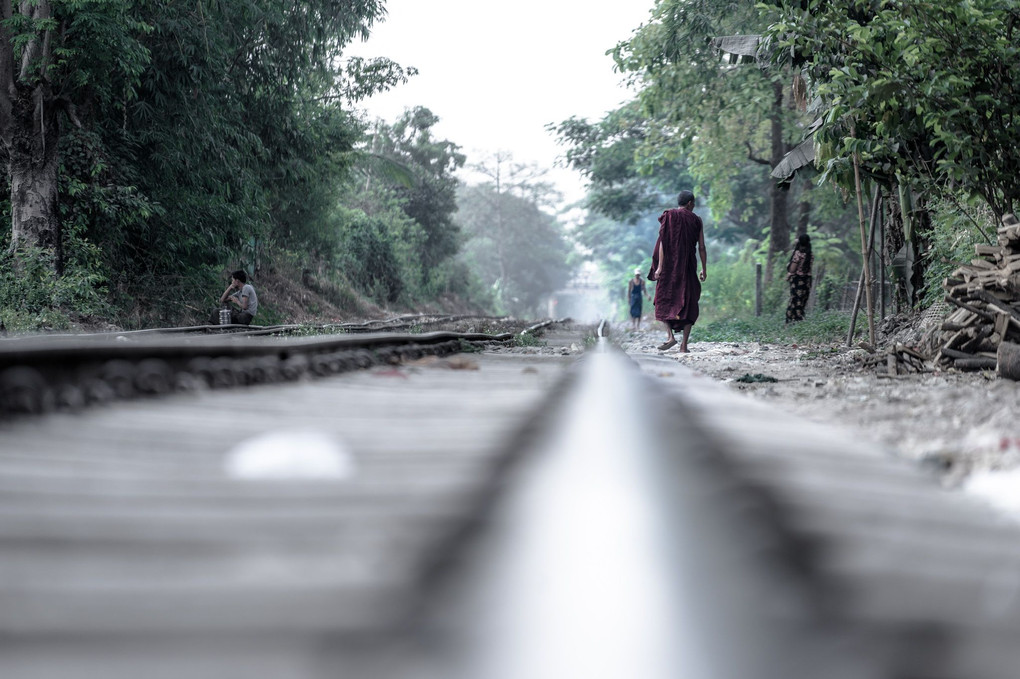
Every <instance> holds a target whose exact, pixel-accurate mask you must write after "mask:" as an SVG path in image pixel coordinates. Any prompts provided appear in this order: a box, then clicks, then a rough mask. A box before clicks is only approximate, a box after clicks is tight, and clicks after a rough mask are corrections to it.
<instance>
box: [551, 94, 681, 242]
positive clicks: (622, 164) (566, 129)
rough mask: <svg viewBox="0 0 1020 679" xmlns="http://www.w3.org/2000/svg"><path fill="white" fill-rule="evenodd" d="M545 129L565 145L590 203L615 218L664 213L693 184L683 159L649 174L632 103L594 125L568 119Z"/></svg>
mask: <svg viewBox="0 0 1020 679" xmlns="http://www.w3.org/2000/svg"><path fill="white" fill-rule="evenodd" d="M548 129H549V130H550V131H552V132H555V133H556V135H557V137H558V138H559V143H560V144H562V145H565V146H566V147H567V151H566V154H565V158H566V162H567V165H568V166H569V167H571V168H573V169H575V170H577V171H578V172H580V173H581V174H582V175H583V176H584V177H585V178H586V179H588V181H589V184H588V195H587V198H586V203H587V205H588V207H589V208H590V209H591V210H593V211H594V212H596V213H598V214H600V215H604V216H605V217H607V218H609V219H611V220H614V221H616V222H623V223H627V224H635V223H637V222H638V221H640V220H641V219H642V217H646V216H647V215H648V214H650V213H653V212H662V210H663V209H665V208H666V207H671V206H672V205H673V204H674V202H675V198H676V194H677V193H679V191H680V190H681V188H682V187H690V186H693V185H694V180H693V179H692V178H691V177H690V175H689V174H688V173H687V168H686V164H685V163H684V158H682V157H681V158H678V159H676V160H670V161H667V162H665V163H663V164H662V165H661V166H657V167H656V168H655V171H654V172H653V173H649V172H647V168H646V167H644V166H642V165H640V164H639V162H638V157H639V152H640V151H642V149H643V145H644V143H645V141H646V139H647V136H648V132H647V121H646V120H645V119H644V118H643V117H642V115H641V114H640V111H639V109H638V106H637V105H636V103H633V102H632V103H631V104H628V105H626V106H623V107H622V108H620V109H618V110H616V111H612V112H610V113H609V114H608V115H606V117H605V118H603V119H602V120H601V121H599V122H597V123H589V122H588V121H587V120H584V119H579V118H570V119H568V120H565V121H563V122H562V123H560V124H558V125H549V126H548ZM656 228H657V227H656Z"/></svg>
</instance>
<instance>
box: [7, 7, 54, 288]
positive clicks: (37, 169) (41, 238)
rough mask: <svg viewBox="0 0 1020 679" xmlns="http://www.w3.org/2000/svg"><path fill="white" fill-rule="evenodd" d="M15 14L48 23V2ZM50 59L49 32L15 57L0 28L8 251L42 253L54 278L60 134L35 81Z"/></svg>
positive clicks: (42, 85) (46, 89) (49, 99)
mask: <svg viewBox="0 0 1020 679" xmlns="http://www.w3.org/2000/svg"><path fill="white" fill-rule="evenodd" d="M0 7H2V14H3V18H4V19H5V20H9V19H11V18H12V16H13V15H14V12H15V8H14V7H13V6H12V3H11V1H10V0H2V2H0ZM17 11H18V12H20V14H22V15H24V16H26V17H28V18H30V19H32V20H34V21H43V20H50V19H52V11H51V7H50V2H49V0H36V1H35V2H22V3H21V5H20V7H19V8H18V10H17ZM50 57H51V54H50V34H49V30H45V31H43V32H42V33H41V34H39V35H37V36H35V37H34V38H32V39H30V40H29V41H28V42H27V43H24V45H23V47H21V51H20V53H18V52H17V50H16V49H15V45H14V41H13V40H12V36H11V33H10V27H9V26H7V25H3V26H2V27H0V137H2V141H3V144H4V147H5V149H6V151H7V173H8V177H9V178H10V182H11V196H10V197H11V247H12V249H14V250H17V249H19V248H23V247H39V248H42V249H43V250H46V251H47V252H48V253H49V254H50V255H52V256H53V266H54V270H55V272H56V273H58V274H59V273H60V272H61V268H62V267H61V260H62V257H63V253H62V252H61V247H62V243H61V238H60V214H59V212H58V207H57V189H58V176H59V163H58V157H57V142H58V140H59V138H60V130H59V128H58V122H57V120H58V118H57V105H56V103H55V102H54V98H53V92H52V91H51V86H50V85H49V84H48V83H47V82H46V81H45V80H44V79H42V78H40V77H39V74H40V73H45V72H46V69H47V67H48V66H49V64H50ZM19 62H20V63H19ZM28 83H32V84H28Z"/></svg>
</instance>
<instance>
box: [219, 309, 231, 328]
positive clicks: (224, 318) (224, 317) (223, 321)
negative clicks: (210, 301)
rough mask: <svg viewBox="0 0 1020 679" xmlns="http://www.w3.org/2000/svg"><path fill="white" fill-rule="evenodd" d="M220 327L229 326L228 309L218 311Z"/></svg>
mask: <svg viewBox="0 0 1020 679" xmlns="http://www.w3.org/2000/svg"><path fill="white" fill-rule="evenodd" d="M220 325H230V309H220Z"/></svg>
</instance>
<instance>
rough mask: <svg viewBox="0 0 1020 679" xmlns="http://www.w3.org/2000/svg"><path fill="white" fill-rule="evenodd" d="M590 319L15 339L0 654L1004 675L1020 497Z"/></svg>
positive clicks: (128, 660) (64, 660) (788, 676)
mask: <svg viewBox="0 0 1020 679" xmlns="http://www.w3.org/2000/svg"><path fill="white" fill-rule="evenodd" d="M590 336H591V329H590V328H583V327H577V326H570V325H566V324H559V325H555V326H552V327H549V328H547V329H546V330H545V335H544V340H545V341H546V342H547V343H548V344H549V345H551V346H552V347H554V348H555V351H551V352H550V351H548V350H547V352H546V353H544V354H540V353H533V354H522V353H508V352H504V351H500V352H497V351H483V352H477V353H458V354H456V355H453V354H451V353H449V352H452V351H455V350H459V349H460V348H462V347H464V346H468V345H466V344H465V342H466V341H467V340H464V339H463V338H461V337H453V336H448V335H443V334H441V333H432V334H424V335H411V336H396V335H392V334H390V335H384V334H379V335H372V336H361V341H367V342H368V344H367V345H360V346H358V347H355V346H354V345H351V344H346V345H343V344H342V343H341V344H329V345H327V344H325V342H333V343H335V342H337V341H338V340H337V338H328V339H324V338H306V339H301V340H292V341H291V342H293V344H292V346H293V347H298V346H302V347H304V349H307V350H308V351H301V352H299V351H296V350H295V349H281V347H282V346H283V344H282V343H278V342H267V343H265V345H264V346H263V345H262V344H261V343H259V346H262V348H261V349H259V350H258V351H261V352H264V353H263V354H260V355H258V356H254V357H253V356H251V355H248V354H246V353H245V354H244V355H241V354H242V352H240V350H238V349H237V348H236V347H234V348H230V347H231V346H232V345H231V344H229V343H228V344H223V345H221V348H220V349H217V350H216V351H215V352H214V353H215V355H210V354H209V351H208V349H209V346H212V344H206V343H202V342H200V343H197V344H189V345H188V346H190V347H192V348H190V349H187V350H178V351H177V353H172V352H170V350H169V349H168V346H169V345H171V344H174V345H178V346H181V345H179V343H176V342H174V343H169V342H163V340H161V341H160V342H156V343H154V344H152V345H151V346H153V347H156V346H162V347H163V348H162V349H160V351H163V352H164V353H163V354H161V355H160V356H158V357H157V356H153V355H151V352H149V353H147V354H145V356H143V355H142V353H140V350H138V351H139V353H138V354H137V355H133V354H132V353H131V352H132V351H135V350H133V349H126V352H125V351H122V352H120V353H117V351H116V349H117V347H115V348H114V349H103V350H102V351H100V350H98V349H97V350H95V351H97V352H98V353H97V354H96V355H94V356H93V357H92V358H91V359H90V360H87V361H83V362H80V363H69V361H72V359H71V358H69V357H65V358H58V355H57V354H50V355H49V356H48V357H47V358H45V359H41V358H39V357H40V356H41V355H42V354H38V353H36V354H33V353H32V352H30V351H26V352H25V353H23V354H20V355H18V356H17V357H15V356H14V355H13V354H10V353H7V354H6V359H5V357H4V356H5V355H4V354H2V353H0V365H3V369H2V370H0V385H2V388H3V389H5V390H6V391H4V392H3V393H4V394H6V396H5V397H4V398H5V401H4V403H5V404H7V407H8V408H12V409H13V410H15V411H17V412H21V413H26V414H21V415H17V414H12V415H11V416H10V417H8V418H7V419H5V420H2V421H0V677H3V678H4V679H29V678H31V679H71V678H73V679H92V678H93V677H95V678H96V679H98V678H102V679H121V678H124V679H128V678H130V679H138V678H140V677H146V678H150V677H154V678H156V679H161V678H163V677H166V678H167V679H170V678H171V677H172V678H173V679H206V678H208V679H231V678H233V677H244V678H246V679H261V678H265V679H291V678H293V679H326V678H331V679H332V678H337V677H340V678H344V679H346V678H353V679H362V678H371V679H438V678H440V677H443V678H450V679H511V678H512V679H553V678H554V677H555V678H556V679H573V678H574V677H584V678H585V679H603V678H604V679H609V678H613V679H616V678H620V679H623V678H626V679H665V678H676V679H773V678H774V679H800V678H803V679H857V678H860V679H865V678H869V679H872V678H873V679H1015V677H1016V676H1018V675H1017V669H1016V668H1017V667H1020V647H1018V646H1017V644H1016V643H1015V639H1016V638H1017V634H1018V632H1020V541H1018V539H1017V538H1018V537H1020V528H1018V527H1017V525H1015V524H1014V523H1012V522H1009V521H1006V520H1004V519H1003V518H1001V517H999V516H998V515H996V514H995V513H994V512H992V511H991V510H990V509H987V508H985V507H984V506H982V505H979V504H977V503H975V502H972V501H970V500H969V499H967V498H965V497H961V496H959V495H954V494H951V493H948V492H944V491H942V490H941V489H939V488H938V487H937V486H936V485H935V484H934V482H933V481H932V480H930V479H929V478H927V477H926V476H924V475H922V474H921V473H920V472H919V471H917V470H916V469H915V468H914V467H913V466H911V465H910V464H908V463H906V462H903V461H898V460H895V459H893V458H890V457H888V456H886V455H885V454H883V453H881V452H880V451H874V450H870V449H867V448H865V447H863V446H861V445H859V444H858V443H856V442H854V441H847V440H844V439H842V438H840V436H839V434H838V433H837V432H833V431H831V430H829V429H826V428H823V427H821V426H817V425H811V424H808V423H804V422H800V421H797V420H795V419H793V418H790V417H788V416H786V415H784V414H782V413H778V412H777V411H775V410H773V409H771V408H769V407H767V406H765V405H762V404H759V403H755V402H751V401H748V400H746V399H743V398H742V397H740V396H739V395H737V394H734V393H732V392H729V391H727V390H726V389H724V388H722V387H721V386H720V385H718V384H716V383H714V382H712V381H710V380H708V379H706V378H699V377H698V376H696V375H693V374H691V373H689V372H687V371H686V370H685V369H684V368H683V367H682V366H680V365H678V364H677V363H676V362H674V361H671V360H667V359H663V358H659V357H656V356H632V357H626V356H624V355H622V354H620V353H619V352H617V351H615V350H613V349H611V348H610V347H609V346H608V343H606V342H605V341H600V342H598V343H595V342H592V341H591V338H590ZM341 339H343V338H341ZM490 339H491V338H490ZM345 341H348V342H349V341H350V340H349V338H348V339H346V340H345ZM161 342H163V343H162V344H161ZM411 343H413V345H414V346H411ZM120 344H122V345H123V346H124V348H126V347H128V346H131V345H130V343H124V342H121V343H120ZM213 344H216V343H213ZM200 345H201V346H200ZM585 346H589V347H590V349H589V351H587V352H585V353H584V355H583V356H582V355H581V351H580V349H581V348H583V347H585ZM76 351H77V350H76ZM104 351H110V352H111V353H109V354H106V353H102V352H104ZM189 352H190V353H189ZM359 352H363V353H359ZM295 356H304V359H303V360H298V361H297V363H293V364H291V365H290V369H291V370H292V371H296V373H294V374H293V375H292V374H289V373H286V370H285V366H286V365H287V362H288V361H293V360H294V357H295ZM268 357H272V359H273V363H272V366H271V365H270V364H269V360H268ZM358 357H361V358H362V359H364V361H368V359H369V358H371V359H372V360H371V361H370V362H368V363H367V364H366V365H364V367H366V368H367V369H357V368H360V367H362V363H359V361H358ZM36 359H38V360H36ZM4 360H7V363H2V361H4ZM146 360H158V361H161V362H162V363H163V364H164V366H165V368H161V369H160V371H158V372H160V373H161V374H163V376H164V378H165V379H164V381H163V384H165V386H166V389H165V390H164V391H163V393H164V395H163V396H161V397H159V398H143V399H137V398H131V396H132V395H135V396H137V395H144V394H146V393H147V392H146V390H145V389H143V388H140V387H139V384H145V381H144V380H140V375H142V374H145V373H144V371H141V370H140V366H141V364H142V363H143V362H144V361H146ZM112 361H123V362H124V364H125V365H121V368H123V369H124V370H125V371H127V372H126V373H125V376H124V377H123V381H121V382H118V381H117V379H116V378H111V377H110V373H111V371H112V369H111V368H110V362H112ZM196 361H198V363H197V364H196ZM202 361H207V362H214V361H221V363H220V364H218V365H220V366H221V368H222V372H223V374H226V373H231V374H233V380H234V382H232V384H250V385H258V386H257V387H256V388H246V389H220V388H218V387H221V386H222V387H226V386H230V385H228V384H226V383H218V382H217V381H216V377H215V375H216V374H217V373H216V372H215V371H213V370H212V368H210V367H209V366H208V363H202ZM257 361H262V363H261V364H258V365H261V370H262V371H263V372H261V373H260V372H258V371H257V370H256V369H255V368H256V363H257ZM228 364H229V365H228ZM73 365H77V366H78V367H69V366H73ZM86 366H88V367H86ZM202 366H205V367H206V368H207V369H208V372H202V370H201V368H202ZM300 366H303V367H300ZM314 366H319V369H318V370H316V368H315V367H314ZM331 366H332V367H331ZM12 370H13V371H15V372H14V373H13V377H12V373H11V372H10V371H12ZM104 371H105V372H104ZM274 371H275V372H274ZM113 372H116V371H113ZM183 375H189V376H190V377H182V376H183ZM252 375H256V376H265V375H268V376H269V377H266V378H265V379H263V380H261V381H262V382H264V384H260V380H259V379H254V378H253V377H252ZM62 376H63V377H62ZM313 376H315V377H321V379H306V378H310V377H313ZM285 378H286V379H285ZM221 379H223V380H226V379H228V378H226V377H222V376H221ZM180 380H183V381H184V382H186V383H187V384H186V385H182V384H181V383H180ZM101 384H102V385H105V389H108V390H110V391H113V392H116V389H117V388H118V387H117V385H118V384H120V385H121V386H122V388H123V389H124V394H121V395H120V396H119V397H118V396H117V394H113V395H110V394H106V396H107V398H96V397H95V396H89V394H90V393H91V392H90V391H89V390H90V389H91V390H92V392H96V391H99V392H103V391H104V388H103V387H100V386H98V385H101ZM12 385H13V386H12ZM182 386H186V387H187V389H185V390H184V391H183V392H182V390H181V387H182ZM210 386H211V387H213V388H208V387H210ZM33 390H34V391H33ZM74 390H77V392H78V395H77V396H73V394H74V393H75V391H74ZM153 393H157V392H153ZM68 394H72V396H68ZM78 398H80V399H81V400H80V401H75V402H74V403H70V402H68V401H69V400H74V399H78ZM90 405H91V406H93V407H86V406H90ZM8 412H11V411H10V410H9V411H8ZM31 413H37V415H34V416H33V415H32V414H31ZM38 413H47V414H45V415H42V416H39V415H38Z"/></svg>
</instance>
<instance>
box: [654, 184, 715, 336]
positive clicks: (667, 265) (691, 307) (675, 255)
mask: <svg viewBox="0 0 1020 679" xmlns="http://www.w3.org/2000/svg"><path fill="white" fill-rule="evenodd" d="M677 203H678V204H679V206H680V207H678V208H674V209H672V210H666V211H665V212H663V213H662V216H661V217H659V225H660V226H659V240H658V241H656V243H655V251H654V252H653V253H652V269H651V271H650V272H649V274H648V279H649V280H653V281H655V282H656V285H655V301H654V302H653V304H654V305H655V319H656V320H658V321H662V322H663V323H664V324H665V326H666V341H665V342H664V343H663V344H660V345H659V351H665V350H666V349H671V348H673V347H674V346H676V336H675V335H674V334H673V333H674V332H675V331H677V330H680V331H681V332H683V340H682V341H681V342H680V351H681V352H683V353H688V349H687V340H688V338H689V337H690V336H691V326H693V325H694V323H695V321H697V320H698V300H699V299H700V298H701V281H703V280H705V276H706V270H707V263H706V257H705V234H704V229H703V227H702V224H701V217H699V216H698V215H696V214H694V194H693V193H691V192H690V191H681V192H680V197H679V198H678V199H677ZM695 248H697V250H698V253H699V254H700V255H701V274H700V275H699V274H698V273H697V270H698V265H697V261H696V260H695V257H694V250H695Z"/></svg>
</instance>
